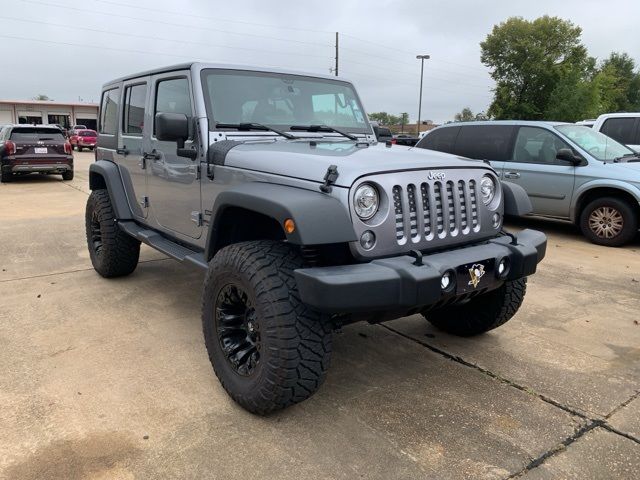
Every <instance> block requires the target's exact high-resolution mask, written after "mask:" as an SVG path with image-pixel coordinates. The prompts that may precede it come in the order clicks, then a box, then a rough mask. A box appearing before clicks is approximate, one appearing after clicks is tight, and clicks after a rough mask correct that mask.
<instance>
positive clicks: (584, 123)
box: [576, 118, 596, 128]
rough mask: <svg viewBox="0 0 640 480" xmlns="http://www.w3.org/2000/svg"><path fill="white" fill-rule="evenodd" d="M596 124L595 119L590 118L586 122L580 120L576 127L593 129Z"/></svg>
mask: <svg viewBox="0 0 640 480" xmlns="http://www.w3.org/2000/svg"><path fill="white" fill-rule="evenodd" d="M594 123H596V119H595V118H588V119H586V120H580V121H579V122H576V125H582V126H583V127H589V128H592V127H593V124H594Z"/></svg>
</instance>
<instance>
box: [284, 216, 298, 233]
mask: <svg viewBox="0 0 640 480" xmlns="http://www.w3.org/2000/svg"><path fill="white" fill-rule="evenodd" d="M295 229H296V224H295V222H294V221H293V220H292V219H291V218H287V219H286V220H285V221H284V231H285V232H287V234H289V235H291V234H292V233H293V232H294V231H295Z"/></svg>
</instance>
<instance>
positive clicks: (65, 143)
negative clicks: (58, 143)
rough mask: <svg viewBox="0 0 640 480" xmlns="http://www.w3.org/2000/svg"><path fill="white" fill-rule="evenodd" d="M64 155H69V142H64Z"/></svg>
mask: <svg viewBox="0 0 640 480" xmlns="http://www.w3.org/2000/svg"><path fill="white" fill-rule="evenodd" d="M64 153H67V154H69V155H71V144H70V143H69V142H64Z"/></svg>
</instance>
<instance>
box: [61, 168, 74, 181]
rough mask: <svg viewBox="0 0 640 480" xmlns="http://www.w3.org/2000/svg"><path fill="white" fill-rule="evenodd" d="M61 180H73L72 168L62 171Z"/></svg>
mask: <svg viewBox="0 0 640 480" xmlns="http://www.w3.org/2000/svg"><path fill="white" fill-rule="evenodd" d="M62 180H73V170H67V171H65V172H62Z"/></svg>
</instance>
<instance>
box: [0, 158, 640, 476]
mask: <svg viewBox="0 0 640 480" xmlns="http://www.w3.org/2000/svg"><path fill="white" fill-rule="evenodd" d="M75 156H76V177H75V179H74V180H73V181H72V182H62V181H61V179H60V177H59V176H51V177H45V176H31V177H26V178H23V179H19V180H17V181H15V182H14V183H11V184H2V185H0V207H1V208H0V244H1V245H2V248H1V250H0V251H1V252H2V255H1V256H0V366H1V369H0V404H1V405H2V408H1V409H0V432H2V434H1V435H0V478H7V479H21V480H23V479H36V478H37V479H42V478H47V479H58V478H59V479H75V478H82V479H84V478H92V479H96V478H98V479H107V478H108V479H112V478H117V479H130V478H145V479H146V478H220V479H231V478H243V479H244V478H278V479H289V478H291V479H300V478H310V479H311V478H313V479H334V478H344V479H352V478H380V479H392V478H393V479H395V478H402V479H404V478H421V479H424V478H438V479H458V478H473V479H477V478H488V479H506V478H513V477H518V476H521V477H522V478H526V479H555V478H576V479H578V478H580V479H582V478H602V479H611V478H637V475H638V470H639V469H640V324H639V323H640V316H639V314H638V312H639V311H640V240H636V241H635V243H633V244H632V245H630V246H628V247H625V248H622V249H607V248H604V247H599V246H595V245H592V244H590V243H588V242H587V241H586V240H584V239H583V238H582V237H581V236H580V235H579V233H578V231H577V229H575V228H574V227H572V226H570V225H567V224H565V223H560V222H550V221H538V220H532V221H528V222H527V224H528V225H530V226H532V227H533V228H538V229H542V230H544V231H546V233H547V234H548V235H549V248H548V253H547V258H546V259H545V261H544V262H543V264H542V265H541V266H540V269H539V272H538V273H537V274H536V275H535V276H534V277H532V278H531V279H530V281H529V290H528V294H527V298H526V300H525V304H524V306H523V308H522V309H521V310H520V312H519V313H518V315H517V316H516V317H515V318H514V319H513V320H512V321H511V322H509V323H508V324H506V325H505V326H504V327H502V328H500V329H498V330H496V331H494V332H491V333H489V334H487V335H484V336H482V337H478V338H474V339H459V338H454V337H451V336H448V335H445V334H443V333H441V332H439V331H437V330H435V329H434V328H433V327H431V326H430V325H429V324H428V323H427V322H426V321H425V320H424V319H422V318H421V317H418V316H413V317H408V318H404V319H401V320H397V321H394V322H388V323H385V324H383V325H375V326H372V325H366V324H357V325H353V326H350V327H346V328H344V330H343V332H342V333H340V334H337V335H336V337H335V343H334V355H333V359H332V368H331V370H330V373H329V376H328V379H327V381H326V383H325V384H324V386H323V387H322V388H321V389H320V391H319V392H318V393H317V394H316V395H315V396H314V397H312V398H311V399H310V400H308V401H306V402H303V403H302V404H300V405H297V406H294V407H292V408H290V409H288V410H286V411H283V412H280V413H277V414H275V415H271V416H269V417H266V418H262V417H256V416H253V415H251V414H249V413H247V412H245V411H244V410H242V409H241V408H240V407H238V406H237V405H236V404H234V403H233V402H232V401H231V400H230V399H229V398H228V397H227V395H226V394H225V392H224V391H223V389H222V387H221V386H220V384H219V383H218V381H217V379H216V377H215V376H214V374H213V370H212V368H211V366H210V364H209V360H208V358H207V354H206V352H205V348H204V345H203V340H202V332H201V324H200V289H201V282H202V274H201V273H200V272H199V271H195V270H192V269H190V268H189V267H187V266H182V265H180V264H178V263H176V262H174V261H172V260H169V259H166V258H165V257H163V256H162V255H161V254H159V253H157V252H155V251H153V250H151V249H149V248H147V247H143V250H142V254H141V263H140V265H139V266H138V269H137V270H136V272H135V273H134V274H133V275H131V276H130V277H127V278H122V279H118V280H109V281H108V280H104V279H102V278H101V277H99V276H98V275H97V274H96V273H95V272H94V271H93V269H92V268H91V264H90V261H89V256H88V253H87V249H86V246H85V239H84V206H85V202H86V199H87V194H88V181H87V177H88V173H87V169H88V165H89V164H90V162H91V161H92V160H93V154H92V153H90V152H85V153H80V154H79V153H75ZM524 225H525V223H524V222H519V223H518V224H517V225H515V227H516V228H520V227H522V226H524Z"/></svg>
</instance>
